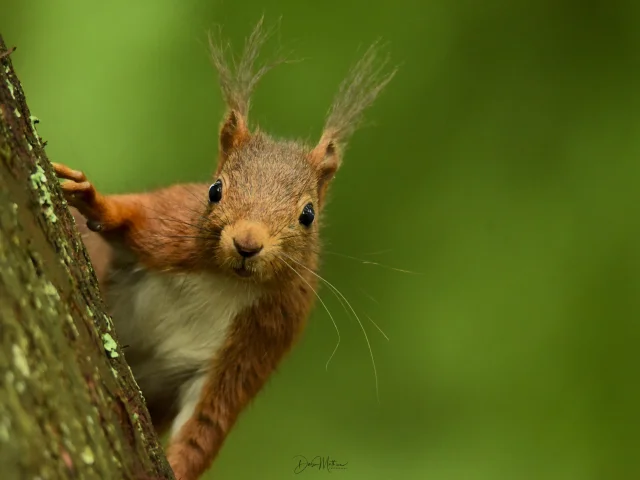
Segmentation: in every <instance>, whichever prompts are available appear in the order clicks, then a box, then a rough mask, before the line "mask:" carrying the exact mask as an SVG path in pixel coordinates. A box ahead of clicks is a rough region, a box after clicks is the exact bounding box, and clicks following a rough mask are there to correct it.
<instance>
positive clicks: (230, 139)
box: [220, 110, 250, 160]
mask: <svg viewBox="0 0 640 480" xmlns="http://www.w3.org/2000/svg"><path fill="white" fill-rule="evenodd" d="M249 137H250V133H249V129H248V128H247V122H246V120H245V119H244V117H242V115H240V114H239V113H238V112H237V111H236V110H231V111H230V112H229V113H228V115H227V117H226V118H225V120H224V123H223V124H222V128H221V129H220V160H224V159H225V158H226V157H228V156H229V154H231V152H232V151H233V150H234V149H236V148H238V147H239V146H240V145H242V144H243V143H244V142H246V141H247V140H248V139H249Z"/></svg>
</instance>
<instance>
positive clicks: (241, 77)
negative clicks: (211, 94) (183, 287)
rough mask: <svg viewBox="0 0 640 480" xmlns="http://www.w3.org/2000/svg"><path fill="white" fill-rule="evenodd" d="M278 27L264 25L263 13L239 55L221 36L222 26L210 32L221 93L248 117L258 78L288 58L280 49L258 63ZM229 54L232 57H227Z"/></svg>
mask: <svg viewBox="0 0 640 480" xmlns="http://www.w3.org/2000/svg"><path fill="white" fill-rule="evenodd" d="M278 23H279V22H278ZM277 27H278V25H276V26H274V27H271V28H267V29H266V28H264V16H263V17H261V18H260V20H259V21H258V23H257V25H256V26H255V27H254V29H253V31H252V32H251V35H249V37H248V38H246V39H245V44H244V49H243V51H242V54H241V55H240V58H236V56H235V55H233V53H232V52H228V50H231V46H230V45H229V42H228V41H223V40H222V35H221V28H220V27H218V29H217V30H218V32H217V35H214V34H213V33H212V32H209V47H210V50H211V60H212V62H213V65H214V66H215V68H216V70H217V71H218V77H219V82H220V88H221V89H222V95H223V97H224V100H225V102H226V104H227V107H228V108H229V109H230V110H234V111H235V112H236V113H237V114H239V115H240V116H242V117H245V118H246V117H247V115H248V113H249V106H250V105H249V104H250V100H251V94H252V93H253V91H254V89H255V87H256V85H257V84H258V81H259V80H260V79H261V78H262V77H263V76H264V74H265V73H267V72H268V71H269V70H271V69H272V68H273V67H275V66H277V65H279V64H281V63H285V62H286V58H285V57H284V56H283V55H282V53H281V52H278V55H277V57H276V58H275V59H274V60H272V61H270V62H267V63H263V64H258V55H259V53H260V50H261V48H262V47H263V46H264V44H265V43H266V42H267V40H268V39H269V38H270V37H271V35H272V34H273V32H274V31H276V30H277ZM228 56H229V57H230V58H229V59H227V57H228Z"/></svg>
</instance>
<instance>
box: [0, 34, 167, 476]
mask: <svg viewBox="0 0 640 480" xmlns="http://www.w3.org/2000/svg"><path fill="white" fill-rule="evenodd" d="M3 52H4V54H3ZM13 55H15V54H13ZM51 94H52V95H55V92H51ZM37 122H38V120H37V119H36V118H34V117H32V116H30V114H29V109H28V108H27V105H26V102H25V97H24V93H23V91H22V88H21V86H20V82H18V79H17V77H16V75H15V72H14V71H13V67H12V66H11V61H10V56H9V54H7V48H6V46H5V44H4V42H3V40H2V37H1V36H0V468H1V472H0V477H1V478H2V479H3V480H14V479H20V480H22V479H42V480H46V479H62V478H80V479H94V478H96V479H101V480H102V479H114V480H115V479H117V480H122V479H133V478H136V479H141V478H156V479H161V478H164V479H173V475H172V473H171V469H170V468H169V466H168V463H167V461H166V458H165V456H164V452H163V450H162V447H161V445H160V443H159V441H158V438H157V436H156V434H155V432H154V430H153V426H152V424H151V420H150V417H149V413H148V411H147V408H146V406H145V404H144V400H143V398H142V395H141V393H140V390H139V388H138V386H137V384H136V383H135V381H134V379H133V376H132V374H131V370H130V369H129V367H128V365H127V364H126V362H125V360H124V358H123V354H122V350H121V348H120V346H119V344H118V340H117V336H116V333H115V331H114V329H113V325H112V323H111V319H110V318H109V317H108V316H107V315H106V314H105V307H104V303H103V301H102V299H101V296H100V292H99V290H98V284H97V281H96V277H95V274H94V272H93V268H92V267H91V263H90V261H89V257H88V255H87V252H86V250H85V248H84V245H83V243H82V241H81V239H80V237H79V235H78V231H77V229H76V227H75V224H74V221H73V218H72V216H71V214H70V212H69V209H68V208H67V204H66V202H65V201H64V199H63V197H62V194H61V191H60V188H59V186H58V182H57V180H56V178H55V176H54V175H53V172H52V168H51V164H50V163H49V160H48V159H47V156H46V154H45V152H44V143H43V141H42V139H41V138H40V137H39V136H38V133H37V131H36V128H35V125H36V124H37ZM87 154H88V155H90V154H91V152H87Z"/></svg>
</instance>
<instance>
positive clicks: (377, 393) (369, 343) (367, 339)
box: [282, 252, 380, 403]
mask: <svg viewBox="0 0 640 480" xmlns="http://www.w3.org/2000/svg"><path fill="white" fill-rule="evenodd" d="M282 254H283V255H285V256H286V257H287V258H289V259H290V260H291V261H293V262H295V263H297V264H298V265H300V266H301V267H302V268H304V269H306V270H308V271H309V272H311V273H312V274H313V275H315V276H316V277H317V278H319V279H320V280H322V281H323V282H324V283H326V284H327V285H328V286H329V287H330V288H331V289H333V290H334V291H335V292H336V293H337V294H338V295H340V296H341V297H342V299H343V300H344V301H345V302H347V305H348V306H349V308H350V309H351V312H353V315H354V316H355V317H356V320H358V324H359V325H360V328H361V329H362V333H364V338H365V340H366V341H367V346H368V347H369V354H370V355H371V364H372V365H373V374H374V377H375V381H376V398H377V399H378V403H380V391H379V388H378V370H377V369H376V361H375V359H374V357H373V349H372V348H371V342H370V341H369V335H367V331H366V330H365V328H364V325H362V321H361V320H360V317H358V314H357V313H356V311H355V310H354V309H353V307H352V306H351V303H349V300H347V299H346V297H345V296H344V295H342V293H341V292H340V290H338V289H337V288H336V287H334V286H333V284H331V283H330V282H329V281H328V280H326V279H324V278H322V277H321V276H320V275H318V274H317V273H316V272H314V271H313V270H311V269H310V268H309V267H307V266H306V265H303V264H302V263H300V262H298V261H297V260H296V259H295V258H291V257H290V256H289V255H287V254H286V253H284V252H282Z"/></svg>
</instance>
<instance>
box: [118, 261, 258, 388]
mask: <svg viewBox="0 0 640 480" xmlns="http://www.w3.org/2000/svg"><path fill="white" fill-rule="evenodd" d="M107 296H108V303H109V305H110V306H111V312H112V316H113V319H114V322H115V324H116V331H117V334H118V337H119V339H120V342H121V344H122V345H128V347H127V348H126V349H125V355H126V357H127V361H128V362H129V365H130V366H131V369H132V371H133V373H134V375H135V377H136V380H137V381H138V384H139V385H140V388H141V389H142V392H143V394H144V395H145V397H147V399H150V398H149V397H154V396H159V395H161V394H163V393H165V392H163V390H166V389H174V390H176V392H178V391H179V392H183V391H184V389H185V388H188V385H187V384H188V383H190V382H191V381H192V380H193V378H194V376H195V375H197V372H201V371H202V370H204V369H206V368H207V367H208V366H209V365H210V364H211V361H212V359H213V358H214V357H215V356H216V355H217V354H218V353H219V351H220V349H221V347H222V346H223V344H224V341H225V340H226V338H227V335H228V332H229V327H230V326H231V324H232V322H233V319H234V318H235V317H236V316H237V315H238V314H239V313H240V312H241V311H242V310H243V309H245V308H247V307H249V306H250V305H251V304H252V303H254V302H255V301H256V300H257V299H258V297H259V292H258V291H257V289H256V287H255V286H253V285H250V284H248V283H246V282H240V281H237V280H234V279H232V278H229V277H226V276H222V275H213V274H185V275H176V274H170V275H169V274H163V273H155V272H150V271H147V270H144V269H137V270H135V271H133V272H127V274H124V272H119V273H116V274H115V276H114V278H113V283H112V284H111V285H110V287H109V291H108V294H107ZM181 396H182V395H181Z"/></svg>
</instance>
